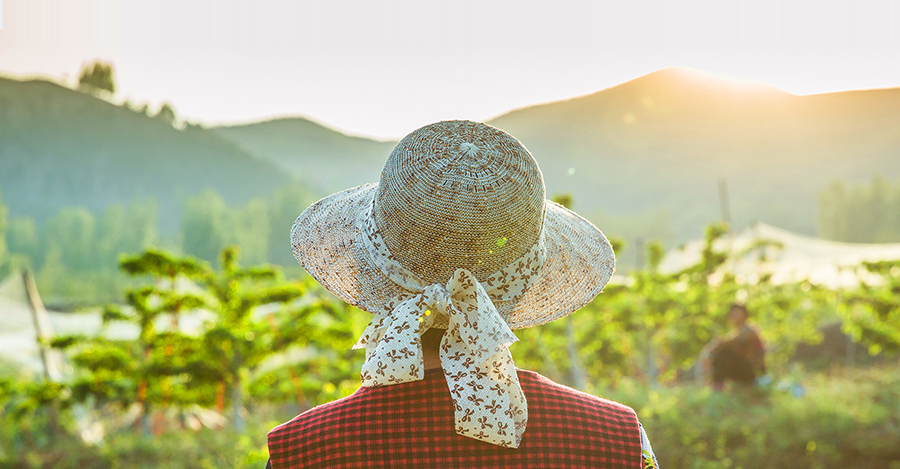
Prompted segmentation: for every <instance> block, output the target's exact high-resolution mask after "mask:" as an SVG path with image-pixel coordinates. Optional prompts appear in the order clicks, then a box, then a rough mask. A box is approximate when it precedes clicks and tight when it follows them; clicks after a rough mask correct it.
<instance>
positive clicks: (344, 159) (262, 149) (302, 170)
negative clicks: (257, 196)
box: [212, 117, 396, 196]
mask: <svg viewBox="0 0 900 469" xmlns="http://www.w3.org/2000/svg"><path fill="white" fill-rule="evenodd" d="M212 131H213V132H214V133H216V135H219V136H221V137H224V138H226V139H228V140H229V141H231V142H233V143H235V144H237V145H239V146H241V147H243V148H246V149H247V150H249V151H250V152H252V153H253V154H256V155H259V156H261V157H263V158H265V159H267V160H269V161H272V162H274V163H276V164H278V165H279V166H281V167H283V168H285V169H288V170H290V171H292V172H294V173H295V174H297V175H299V176H301V177H304V178H305V179H306V180H307V181H309V183H310V184H311V185H314V186H316V187H313V190H314V191H315V192H317V193H318V194H319V195H322V196H324V195H327V194H330V193H332V192H336V191H339V190H343V189H346V188H348V187H353V186H358V185H360V184H365V183H367V182H374V181H377V180H378V175H380V174H381V168H382V166H384V162H385V160H386V159H387V157H388V155H389V154H390V153H391V150H392V149H393V148H394V145H395V144H396V142H379V141H375V140H369V139H366V138H360V137H352V136H348V135H344V134H342V133H340V132H338V131H335V130H332V129H329V128H327V127H325V126H323V125H321V124H317V123H315V122H312V121H310V120H308V119H304V118H302V117H288V118H282V119H274V120H269V121H265V122H258V123H253V124H246V125H237V126H223V127H215V128H213V129H212Z"/></svg>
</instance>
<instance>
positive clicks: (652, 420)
mask: <svg viewBox="0 0 900 469" xmlns="http://www.w3.org/2000/svg"><path fill="white" fill-rule="evenodd" d="M794 384H800V385H802V387H803V389H804V393H803V394H802V395H800V396H797V395H795V394H793V393H790V392H785V391H781V390H779V389H778V388H777V387H773V388H767V389H763V390H761V391H751V392H734V393H723V392H715V391H712V390H711V389H710V388H698V387H696V386H693V385H689V386H673V387H667V388H664V389H647V388H646V387H644V386H642V385H640V384H638V383H636V382H634V381H632V380H625V381H622V382H620V385H619V386H618V387H617V388H615V389H608V390H605V391H604V393H603V394H604V397H607V398H610V399H614V400H618V401H620V402H623V403H625V404H627V405H629V406H631V407H633V408H634V409H635V411H636V412H637V414H638V416H639V418H640V419H641V423H642V424H643V426H644V428H645V429H646V431H647V434H648V436H649V438H650V441H651V443H652V445H653V449H654V452H655V453H656V454H657V456H658V457H659V463H660V465H661V467H667V468H673V469H674V468H739V467H740V468H748V469H749V468H775V469H777V468H793V467H798V466H799V467H819V468H851V469H857V468H858V469H863V468H871V467H890V468H895V467H900V413H898V412H897V409H900V375H898V374H897V373H896V368H893V367H886V368H880V369H879V368H875V369H868V370H853V369H846V370H843V371H840V372H838V373H835V374H830V375H826V374H816V375H805V376H804V377H803V378H802V380H801V381H800V383H794Z"/></svg>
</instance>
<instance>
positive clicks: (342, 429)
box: [269, 121, 656, 469]
mask: <svg viewBox="0 0 900 469" xmlns="http://www.w3.org/2000/svg"><path fill="white" fill-rule="evenodd" d="M291 242H292V248H293V251H294V255H295V256H296V257H297V259H298V260H299V261H300V263H301V264H302V265H303V266H304V267H305V268H306V270H307V271H308V272H309V273H310V274H311V275H312V276H313V277H314V278H315V279H316V280H318V281H319V283H321V284H322V285H323V286H324V287H325V288H327V289H328V290H330V291H331V292H333V293H334V294H335V295H337V296H338V297H340V298H341V299H343V300H344V301H346V302H348V303H350V304H352V305H355V306H358V307H359V308H361V309H363V310H365V311H368V312H370V313H372V314H373V315H374V317H373V319H372V321H371V323H370V324H369V326H368V327H367V328H366V330H365V331H364V332H363V334H362V336H361V337H360V339H359V341H358V343H357V344H356V347H357V348H361V349H365V352H366V360H365V363H364V365H363V367H362V372H361V380H362V387H360V388H359V389H358V390H357V391H356V392H355V393H354V394H352V395H351V396H349V397H346V398H344V399H340V400H338V401H334V402H331V403H329V404H325V405H321V406H318V407H316V408H313V409H311V410H309V411H307V412H304V413H303V414H301V415H299V416H297V417H295V418H294V419H293V420H291V421H289V422H287V423H285V424H283V425H280V426H278V427H276V428H275V429H273V430H272V431H271V432H270V433H269V455H270V461H269V464H270V466H271V467H273V468H275V469H283V468H300V467H304V468H306V467H322V468H326V467H327V468H372V467H396V468H444V467H466V468H472V467H503V468H526V467H527V468H550V467H554V468H565V467H572V468H575V467H578V468H584V467H593V468H635V469H637V468H648V467H656V461H655V457H654V455H653V451H652V449H651V447H650V444H649V442H648V440H647V437H646V435H645V433H644V431H643V429H642V427H641V425H640V423H639V422H638V419H637V416H636V415H635V413H634V411H633V410H632V409H630V408H628V407H626V406H624V405H622V404H619V403H616V402H612V401H608V400H605V399H601V398H598V397H595V396H592V395H589V394H585V393H582V392H579V391H576V390H574V389H571V388H568V387H565V386H562V385H559V384H557V383H554V382H552V381H550V380H549V379H547V378H545V377H543V376H541V375H539V374H537V373H535V372H532V371H526V370H520V369H517V368H516V366H515V364H514V362H513V357H512V356H511V354H510V351H509V350H508V348H507V347H508V346H509V345H510V344H511V343H513V342H515V341H516V340H517V339H516V336H515V335H514V334H513V332H512V330H513V329H519V328H524V327H530V326H537V325H540V324H543V323H545V322H549V321H553V320H555V319H559V318H561V317H563V316H566V315H567V314H570V313H572V312H574V311H575V310H577V309H578V308H580V307H581V306H583V305H585V304H586V303H588V302H589V301H591V300H592V299H593V298H594V297H595V296H597V295H598V294H599V293H600V291H601V290H602V289H603V287H604V285H606V283H607V282H608V281H609V278H610V276H611V275H612V273H613V269H614V267H615V259H614V256H613V251H612V247H611V246H610V244H609V242H608V241H607V240H606V238H605V237H604V235H603V233H601V232H600V230H598V229H597V228H596V227H594V226H593V225H592V224H591V223H590V222H588V221H586V220H585V219H583V218H581V217H579V216H578V215H576V214H575V213H573V212H571V211H569V210H567V209H566V208H564V207H562V206H561V205H558V204H555V203H553V202H549V201H547V200H545V190H544V182H543V176H542V174H541V171H540V169H539V168H538V165H537V162H536V161H535V160H534V158H533V157H532V156H531V154H530V153H529V152H528V150H526V149H525V147H524V146H522V144H521V143H519V141H518V140H516V139H515V138H513V137H512V136H510V135H508V134H507V133H505V132H503V131H502V130H499V129H496V128H494V127H491V126H488V125H485V124H479V123H474V122H468V121H450V122H440V123H437V124H432V125H429V126H426V127H423V128H421V129H419V130H416V131H415V132H413V133H412V134H410V135H408V136H407V137H405V138H404V139H403V140H402V141H400V143H399V144H398V145H397V146H396V148H394V150H393V152H392V153H391V155H390V157H389V158H388V160H387V162H386V164H385V166H384V170H383V171H382V173H381V178H380V181H379V182H378V184H366V185H363V186H359V187H355V188H352V189H348V190H345V191H343V192H339V193H337V194H334V195H331V196H329V197H326V198H324V199H322V200H320V201H318V202H316V203H315V204H313V205H312V206H310V207H309V208H308V209H307V210H306V211H304V212H303V213H302V214H301V215H300V217H299V218H298V219H297V221H296V222H295V223H294V227H293V229H292V232H291Z"/></svg>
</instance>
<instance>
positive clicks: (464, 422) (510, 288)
mask: <svg viewBox="0 0 900 469" xmlns="http://www.w3.org/2000/svg"><path fill="white" fill-rule="evenodd" d="M363 212H366V211H363ZM367 218H368V220H361V221H363V222H364V223H363V227H364V229H363V230H362V231H363V234H364V235H363V236H360V240H361V243H362V244H363V245H364V246H365V247H366V250H367V251H368V254H369V259H370V260H371V261H372V262H373V263H374V264H375V265H378V266H379V268H380V269H381V270H382V272H383V273H384V274H385V275H387V276H388V277H389V278H390V279H391V280H392V281H394V282H395V283H398V284H399V285H401V286H403V287H404V288H405V289H407V290H409V291H410V292H413V293H415V294H414V295H413V296H412V297H408V298H407V299H405V300H404V301H402V302H400V303H399V304H396V306H394V308H393V309H392V310H390V311H389V312H388V311H385V312H382V313H379V314H376V315H375V317H374V318H373V319H372V321H371V322H370V323H369V325H368V326H367V327H366V329H365V330H364V331H363V333H362V336H360V338H359V341H358V342H357V343H356V344H355V345H354V346H353V348H355V349H358V348H365V349H366V361H365V363H364V364H363V366H362V371H361V373H360V376H361V379H362V385H363V386H365V387H379V386H390V385H394V384H400V383H406V382H411V381H418V380H421V379H423V378H424V377H425V370H424V360H423V355H422V340H421V335H422V334H423V333H424V332H425V331H427V330H428V329H429V328H431V326H432V325H433V324H434V319H435V317H436V316H439V317H446V318H448V321H447V322H448V327H447V331H446V332H445V333H444V336H443V337H442V338H441V347H440V359H441V368H442V369H443V372H444V376H445V378H446V381H447V387H448V388H449V390H450V396H451V398H452V400H453V406H454V421H455V426H456V433H457V434H459V435H462V436H466V437H469V438H474V439H476V440H481V441H485V442H487V443H491V444H494V445H498V446H503V447H509V448H517V447H518V446H519V444H520V443H521V441H522V436H523V434H524V432H525V427H526V424H527V421H528V405H527V402H526V400H525V395H524V393H523V392H522V388H521V387H520V386H519V380H518V377H517V375H516V368H515V364H514V363H513V360H512V355H511V354H510V352H509V349H508V346H509V345H510V344H512V343H513V342H515V341H516V340H518V339H517V338H516V336H515V335H514V334H513V332H512V330H510V328H509V325H508V324H507V323H506V321H505V320H504V319H503V317H502V316H501V315H500V313H499V312H498V311H497V308H496V306H495V305H494V303H493V301H492V300H491V296H494V297H495V298H503V299H516V298H517V297H518V296H519V295H520V294H521V293H522V291H524V289H525V288H527V286H528V285H530V283H531V280H532V279H533V277H536V276H537V275H536V274H537V273H538V272H539V271H540V267H541V265H542V264H543V261H544V249H543V243H542V242H538V243H536V244H535V246H534V247H533V248H532V249H531V250H529V251H528V252H527V253H526V254H525V255H523V256H522V257H521V258H520V259H518V260H517V261H516V262H513V263H512V264H511V265H510V266H509V267H507V269H504V270H501V271H498V272H497V273H495V274H492V275H490V276H488V280H487V281H486V282H485V283H484V284H482V283H480V282H479V281H478V280H477V279H476V278H475V276H474V275H473V274H472V273H471V272H470V271H468V270H467V269H457V270H456V271H455V272H454V273H453V275H452V276H451V278H450V279H449V281H448V282H447V283H446V285H443V284H439V283H435V284H431V285H424V282H422V281H421V280H420V279H419V278H418V277H417V276H416V275H414V274H413V273H411V272H409V271H407V270H406V269H404V268H403V267H402V266H400V265H399V263H398V262H397V261H396V260H395V259H394V257H393V256H391V255H390V253H389V252H388V251H387V248H386V247H385V246H384V243H383V241H382V239H381V236H380V233H378V231H377V229H375V227H374V222H372V221H371V220H372V219H371V218H370V217H367ZM485 286H487V288H485Z"/></svg>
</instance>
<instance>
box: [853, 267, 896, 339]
mask: <svg viewBox="0 0 900 469" xmlns="http://www.w3.org/2000/svg"><path fill="white" fill-rule="evenodd" d="M863 267H864V269H865V270H866V271H868V272H870V273H872V274H875V275H877V276H878V279H879V280H880V281H878V282H875V284H874V285H872V284H870V283H863V284H862V285H861V286H860V288H859V289H858V290H856V291H854V292H851V293H849V294H848V295H847V297H846V298H845V299H844V301H843V302H842V303H841V304H840V307H839V309H838V311H839V312H840V314H841V316H842V317H843V319H844V327H843V329H844V331H846V332H847V333H849V334H850V335H851V336H852V337H853V338H854V339H855V340H858V341H861V342H862V343H864V344H866V345H868V347H869V352H870V353H871V354H872V355H876V354H879V353H882V352H886V353H894V354H895V353H897V352H900V261H880V262H864V263H863Z"/></svg>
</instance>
